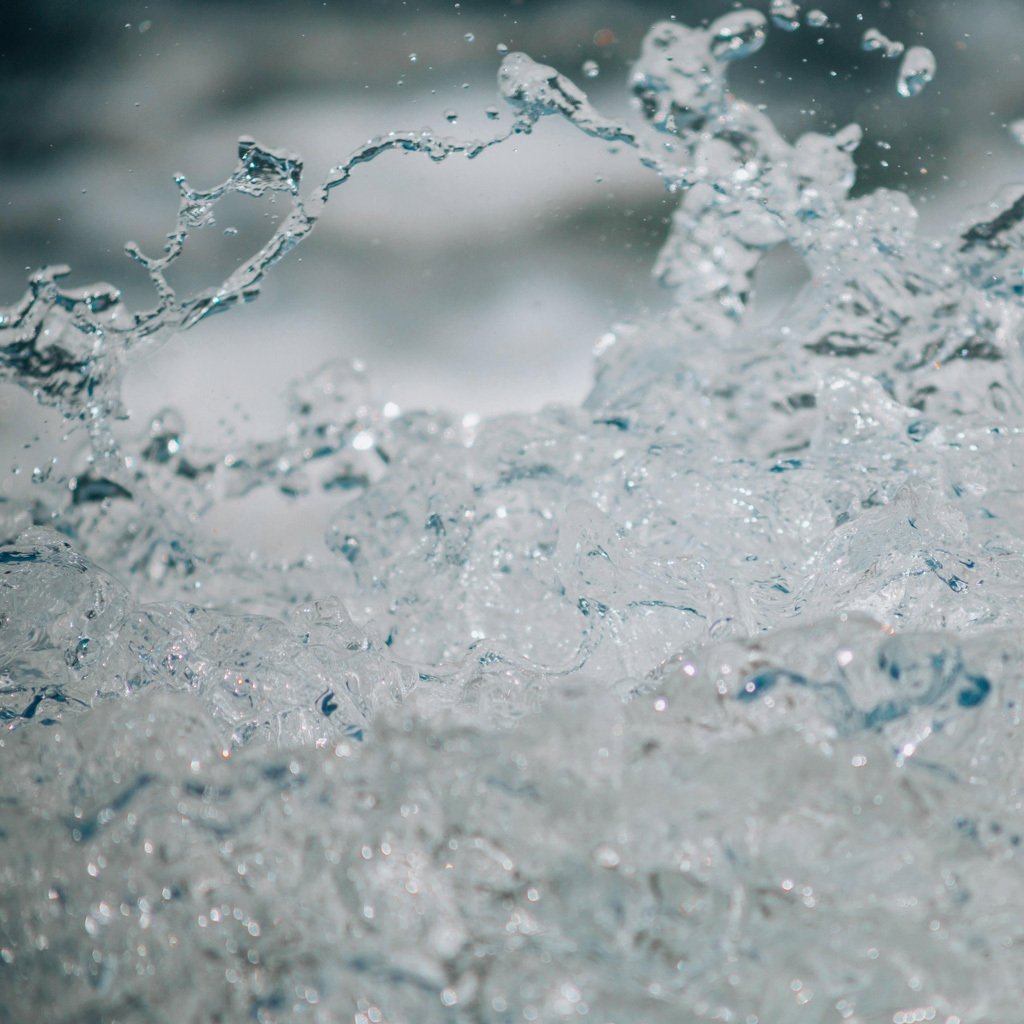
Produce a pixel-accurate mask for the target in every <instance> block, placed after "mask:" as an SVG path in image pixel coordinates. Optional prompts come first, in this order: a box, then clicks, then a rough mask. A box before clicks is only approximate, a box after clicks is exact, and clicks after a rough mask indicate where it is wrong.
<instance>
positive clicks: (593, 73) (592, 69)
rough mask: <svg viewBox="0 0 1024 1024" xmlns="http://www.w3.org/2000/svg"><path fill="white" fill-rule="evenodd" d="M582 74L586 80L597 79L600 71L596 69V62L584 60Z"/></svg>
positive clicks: (598, 68)
mask: <svg viewBox="0 0 1024 1024" xmlns="http://www.w3.org/2000/svg"><path fill="white" fill-rule="evenodd" d="M583 74H584V75H586V76H587V78H597V76H598V75H599V74H601V69H600V67H598V64H597V61H596V60H585V61H584V62H583Z"/></svg>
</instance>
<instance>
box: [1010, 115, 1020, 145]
mask: <svg viewBox="0 0 1024 1024" xmlns="http://www.w3.org/2000/svg"><path fill="white" fill-rule="evenodd" d="M1009 128H1010V136H1011V138H1012V139H1013V141H1014V142H1016V143H1017V145H1019V146H1024V118H1021V119H1020V120H1019V121H1014V122H1013V124H1011V125H1010V126H1009Z"/></svg>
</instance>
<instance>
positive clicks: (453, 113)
mask: <svg viewBox="0 0 1024 1024" xmlns="http://www.w3.org/2000/svg"><path fill="white" fill-rule="evenodd" d="M444 119H445V120H446V121H447V122H448V123H449V124H455V122H456V121H458V119H459V112H458V111H457V110H452V109H451V108H449V109H448V110H446V111H445V112H444Z"/></svg>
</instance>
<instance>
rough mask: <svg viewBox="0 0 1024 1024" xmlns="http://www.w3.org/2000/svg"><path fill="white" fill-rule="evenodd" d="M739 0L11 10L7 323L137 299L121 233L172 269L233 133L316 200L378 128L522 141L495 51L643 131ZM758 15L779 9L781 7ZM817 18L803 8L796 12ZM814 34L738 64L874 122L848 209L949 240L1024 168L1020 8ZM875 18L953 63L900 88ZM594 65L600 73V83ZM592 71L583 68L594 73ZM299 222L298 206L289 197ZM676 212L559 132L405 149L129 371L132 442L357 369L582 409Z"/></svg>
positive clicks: (132, 1)
mask: <svg viewBox="0 0 1024 1024" xmlns="http://www.w3.org/2000/svg"><path fill="white" fill-rule="evenodd" d="M739 6H741V5H740V4H734V3H729V2H722V0H717V2H715V0H692V2H691V0H679V2H675V3H670V2H654V0H633V2H626V0H558V2H547V3H545V2H540V0H489V2H485V0H462V2H460V3H455V2H446V3H430V2H425V0H424V2H411V0H410V2H405V0H360V2H346V0H244V2H236V0H191V2H190V0H162V2H156V0H151V2H149V3H144V2H139V0H89V2H88V3H85V2H82V0H19V2H7V3H4V4H0V125H2V133H0V305H6V304H10V303H13V302H14V301H15V300H16V299H17V298H18V297H19V296H20V295H21V293H22V291H23V288H24V280H25V277H26V274H27V273H28V272H29V271H30V270H31V269H33V268H35V267H38V266H41V265H44V264H47V263H69V264H71V266H72V268H73V275H72V278H71V282H72V283H75V284H84V283H87V282H91V281H96V280H108V281H110V282H112V283H114V284H116V285H118V286H120V287H121V288H122V289H123V290H124V291H125V292H126V294H127V296H128V299H129V302H130V304H131V305H132V306H133V307H135V308H140V307H144V306H146V305H148V304H149V302H150V295H149V294H148V289H147V286H146V283H145V281H144V280H143V278H142V274H141V272H140V271H138V269H137V268H136V267H135V266H134V265H133V264H132V263H130V261H129V260H128V259H127V258H126V257H125V256H124V254H123V246H124V243H125V241H126V240H128V239H134V240H136V241H138V242H139V243H140V244H141V245H142V247H143V249H144V250H147V251H150V252H155V251H158V250H159V248H160V246H161V245H162V243H163V239H164V235H165V233H166V232H167V231H168V230H169V229H170V228H171V226H172V224H173V218H174V213H175V210H176V206H177V198H176V189H175V187H174V185H173V181H172V176H173V174H174V173H176V172H179V171H180V172H183V173H185V174H186V175H187V176H188V178H189V180H190V181H191V182H192V183H193V184H194V185H197V186H204V187H205V186H209V185H212V184H214V183H215V182H217V181H220V180H221V179H223V178H224V177H225V176H226V175H227V174H228V173H229V172H230V170H231V168H232V167H233V165H234V162H235V149H236V142H237V139H238V137H239V136H240V135H242V134H251V135H253V136H255V137H256V138H257V139H258V140H260V141H261V142H263V143H265V144H267V145H269V146H274V147H284V148H287V149H290V150H292V151H295V152H297V153H299V154H301V155H302V156H303V158H304V160H305V166H306V169H305V177H304V180H305V183H306V188H307V189H308V188H309V187H310V186H311V185H312V184H313V183H314V182H316V181H319V180H322V178H323V177H324V175H325V173H326V171H327V169H328V167H329V166H330V165H332V164H334V163H336V162H338V161H340V160H342V159H343V158H345V157H346V156H347V155H348V154H349V153H350V152H351V151H352V150H353V149H354V148H356V146H358V145H359V144H361V143H363V142H364V141H365V140H366V139H368V138H369V137H370V136H372V135H375V134H379V133H384V132H387V131H388V130H391V129H404V128H421V127H424V126H427V125H430V126H433V127H435V128H438V129H442V128H443V129H444V130H445V131H447V133H448V134H451V135H454V136H459V137H467V138H472V137H481V136H484V135H489V134H492V133H494V132H495V131H496V130H498V129H500V128H501V127H502V125H504V124H505V123H507V118H506V117H505V114H504V111H502V113H501V116H500V118H499V120H498V121H496V122H491V121H490V120H489V119H488V117H487V116H486V114H485V111H486V108H487V107H489V106H492V105H495V104H497V105H498V106H499V108H500V101H499V100H498V97H497V95H496V89H495V84H494V83H495V73H496V71H497V68H498V64H499V62H500V59H501V57H500V53H499V52H498V47H499V46H507V47H508V48H509V49H511V50H524V51H526V52H528V53H529V54H530V55H531V56H533V57H534V58H535V59H538V60H541V61H543V62H545V63H550V64H553V65H554V66H556V67H557V68H558V69H559V70H560V71H562V72H563V73H565V74H567V75H568V76H570V77H571V78H573V79H574V80H575V81H576V82H577V83H579V84H580V85H582V86H583V87H584V88H585V89H586V90H587V91H588V92H589V93H590V95H591V97H592V99H593V101H594V102H595V104H596V105H597V106H598V107H599V108H600V109H602V110H604V111H605V112H608V113H612V114H617V115H620V116H622V117H632V118H634V119H635V116H636V115H635V114H634V113H632V112H631V111H630V107H629V102H628V93H627V88H626V86H627V78H628V74H629V67H630V64H631V62H632V60H633V59H634V58H635V56H636V55H637V53H638V51H639V47H640V41H641V39H642V37H643V34H644V33H645V31H646V30H647V28H648V27H649V25H650V24H651V23H652V22H653V21H655V20H657V19H660V18H667V17H677V18H678V19H679V20H681V21H683V22H686V23H691V24H696V23H699V22H701V21H702V20H705V19H710V18H713V17H716V16H718V15H720V14H722V13H725V12H726V11H728V10H730V9H732V8H734V7H739ZM747 6H755V7H758V8H759V9H761V10H764V9H765V8H766V6H767V0H758V2H754V3H751V4H749V5H747ZM804 7H805V12H806V10H807V9H809V8H811V7H812V5H809V4H808V5H804ZM820 7H821V9H822V10H823V11H824V12H825V14H827V15H828V18H829V21H828V25H827V26H825V27H822V28H809V27H804V28H802V29H801V30H800V31H799V32H796V33H794V34H787V33H784V32H781V31H773V32H772V33H771V34H770V37H769V41H768V44H767V46H766V47H765V49H764V50H763V51H762V52H761V53H760V54H759V55H757V56H756V57H755V58H753V59H751V60H748V61H744V62H740V63H739V64H738V65H737V66H736V67H735V69H734V72H733V78H732V81H733V83H734V85H735V88H736V90H737V92H738V93H739V94H740V95H743V96H744V97H746V98H748V99H751V100H754V101H756V102H763V103H765V104H767V107H768V111H769V113H770V115H771V116H772V118H773V119H774V120H775V122H776V124H778V125H780V126H781V127H782V128H783V129H784V130H785V132H786V133H787V134H788V135H789V136H790V137H792V136H795V135H796V134H798V133H799V132H801V131H805V130H808V129H817V130H821V131H831V130H834V129H835V128H836V127H838V126H841V125H843V124H845V123H847V122H849V121H851V120H856V121H859V122H860V123H861V124H862V125H864V127H865V129H866V136H865V141H864V144H863V146H862V148H861V151H860V154H859V163H860V167H861V177H860V181H859V184H858V191H867V190H871V189H874V188H876V187H878V186H882V185H885V186H893V187H898V188H902V189H905V190H909V191H910V193H911V194H912V195H913V197H914V199H915V201H916V202H917V203H918V205H919V207H920V210H921V213H922V229H923V230H925V231H929V230H937V229H938V228H942V227H946V226H947V225H948V223H949V221H950V220H955V219H958V218H959V217H960V216H962V215H963V211H964V210H965V209H966V208H968V207H969V206H971V205H973V204H978V203H982V202H984V201H985V200H986V199H988V197H989V196H990V194H991V193H992V191H993V190H994V189H995V187H996V186H998V185H1000V184H1003V183H1006V182H1008V181H1011V180H1014V179H1015V178H1024V149H1022V148H1021V147H1020V146H1019V145H1016V144H1015V143H1014V141H1013V139H1012V138H1011V135H1010V132H1009V131H1008V126H1009V125H1010V124H1011V123H1012V122H1013V121H1015V120H1016V119H1018V118H1022V117H1024V63H1022V47H1024V2H1022V0H970V2H968V0H899V2H895V0H894V2H889V0H864V2H861V3H857V2H853V0H822V2H821V4H820ZM868 27H877V28H879V29H880V30H881V31H882V32H884V33H885V34H886V35H888V36H890V37H892V38H895V39H900V40H903V41H904V42H905V43H907V45H913V44H917V43H926V44H927V45H928V46H930V47H931V48H932V49H933V50H934V51H935V53H936V56H937V58H938V65H939V73H938V77H937V78H936V81H935V82H934V83H933V84H932V86H931V87H929V88H928V89H927V90H925V92H924V93H923V94H922V95H921V96H920V97H918V98H916V99H914V100H905V99H902V98H900V97H898V96H897V95H896V89H895V83H896V76H897V70H898V61H893V60H886V59H883V58H882V57H881V56H880V55H879V54H877V53H865V52H863V51H862V49H861V47H860V41H861V36H862V34H863V32H864V30H865V29H866V28H868ZM587 62H593V65H588V66H589V71H590V75H588V74H586V73H585V71H584V64H585V63H587ZM595 69H596V75H594V71H595ZM282 208H283V207H282ZM672 208H673V200H672V199H671V197H669V196H667V195H666V194H665V193H664V191H663V189H662V187H661V185H660V184H659V182H658V181H657V179H655V178H654V176H653V175H652V174H650V173H649V172H646V171H644V170H643V169H642V168H641V167H640V166H639V165H638V164H637V163H636V161H635V160H633V159H632V158H631V157H630V156H629V155H628V154H614V153H610V152H608V150H607V148H606V147H605V146H604V145H602V144H599V143H596V142H594V141H593V140H589V139H586V138H584V137H583V136H582V135H580V134H579V133H576V132H574V131H573V130H571V129H570V128H569V127H568V126H566V125H565V124H563V123H560V122H557V121H555V120H554V119H551V120H550V121H549V122H547V123H542V124H541V125H540V126H539V127H538V129H537V130H536V132H535V133H534V135H533V136H532V137H529V138H526V139H522V140H518V141H516V142H515V143H514V144H513V143H510V144H507V145H504V146H501V147H498V148H497V149H494V150H491V151H488V152H487V153H485V154H484V155H483V156H481V157H480V158H479V159H478V160H476V161H473V162H469V161H466V160H464V159H462V158H452V159H450V160H448V161H446V162H445V163H443V164H440V165H434V164H431V163H430V162H429V161H428V160H426V159H425V158H424V157H422V156H416V155H412V156H401V155H398V154H389V155H388V156H386V157H385V158H383V159H381V160H379V161H376V162H375V163H374V164H373V165H372V166H368V167H364V168H361V169H360V171H358V172H357V173H356V175H355V177H354V178H353V180H352V181H351V182H350V183H349V184H348V185H346V186H345V187H344V188H342V189H340V190H338V192H336V193H335V195H334V198H333V199H332V202H331V203H330V204H329V207H328V209H327V212H326V215H325V217H324V219H323V221H322V223H321V224H320V225H319V227H318V229H317V231H316V232H315V234H314V235H313V237H312V238H311V239H310V240H308V241H307V242H306V243H305V244H304V245H303V246H302V247H301V248H300V249H299V250H298V252H297V253H295V254H293V255H292V256H290V257H289V258H288V259H287V260H286V261H285V262H284V263H283V264H282V265H279V266H278V267H277V268H275V271H274V272H273V273H272V274H271V276H270V278H269V280H268V282H267V285H266V287H265V291H264V294H263V296H262V297H261V298H260V300H259V301H258V302H256V303H255V304H253V305H250V306H247V307H245V308H243V309H239V310H235V311H233V312H232V313H231V314H230V315H228V316H226V317H216V318H214V319H212V320H210V321H209V322H207V323H204V324H202V325H201V326H200V327H199V328H197V329H196V330H194V331H192V332H190V333H189V334H188V335H186V336H184V337H182V338H179V339H177V340H176V341H175V342H174V343H173V344H171V345H169V346H167V347H166V348H165V349H163V350H162V351H160V352H159V353H156V354H154V355H153V356H152V357H150V358H149V359H147V360H146V361H145V362H144V363H143V364H142V365H140V366H138V367H136V368H135V369H133V370H132V371H131V373H130V377H129V380H128V386H127V399H128V405H129V407H130V409H131V410H132V413H133V418H137V419H138V421H139V427H140V429H141V427H142V425H143V422H144V419H145V417H147V416H148V415H150V414H151V413H152V412H153V411H154V410H155V409H157V408H159V407H160V406H162V405H167V404H171V405H175V406H177V407H178V408H180V409H181V410H182V411H183V412H184V414H185V418H186V422H187V423H188V426H189V428H190V430H191V432H192V433H193V434H197V433H198V434H200V435H203V436H209V437H210V438H211V440H212V439H213V438H214V436H215V435H218V434H220V433H222V432H223V431H224V430H225V429H227V428H228V426H230V429H231V430H236V429H238V424H239V423H247V424H249V425H250V426H249V427H248V428H247V429H248V430H250V431H251V432H252V433H253V434H263V433H270V432H271V431H272V430H273V429H276V426H277V424H278V423H279V422H283V417H284V409H283V405H282V403H281V401H280V397H279V394H280V391H281V388H282V384H283V383H284V382H286V381H287V380H289V379H291V378H292V377H295V376H298V375H301V374H304V373H306V372H308V371H309V370H312V369H313V368H314V367H315V366H316V365H318V364H319V363H322V362H323V361H325V360H327V359H331V358H337V357H343V358H359V359H361V360H362V361H363V362H364V363H365V364H366V366H367V368H368V371H369V374H370V378H371V380H372V381H373V383H374V385H375V388H376V392H377V393H378V395H379V396H380V397H381V399H382V400H391V401H394V402H396V403H398V404H399V405H400V406H401V407H402V408H410V407H447V408H449V409H451V410H453V411H456V412H469V411H472V412H477V413H480V414H488V413H494V412H500V411H505V410H531V409H536V408H539V407H541V406H542V405H544V404H545V403H547V402H553V401H578V400H579V399H580V398H582V397H583V395H584V394H585V393H586V390H587V387H588V383H589V378H590V366H591V350H592V346H593V343H594V342H595V340H596V339H597V338H598V337H599V336H600V335H601V334H602V333H604V332H605V331H606V330H608V329H609V327H610V326H612V325H613V324H614V323H615V322H616V321H617V320H623V319H625V320H628V319H630V318H634V317H637V316H643V315H645V314H647V313H649V312H654V311H656V310H657V309H658V308H659V307H660V306H661V305H662V304H663V303H664V301H665V299H664V297H663V296H662V295H660V294H659V290H658V288H657V286H656V285H655V283H654V282H653V281H652V279H651V277H650V267H651V264H652V262H653V259H654V256H655V254H656V252H657V250H658V248H659V246H660V244H661V242H662V240H663V238H664V235H665V232H666V226H667V221H668V217H669V216H670V214H671V211H672ZM280 212H281V209H279V208H276V207H275V206H274V205H272V204H268V203H267V202H265V201H254V200H248V201H246V202H242V201H241V200H239V201H238V202H237V203H235V204H234V205H230V204H224V207H223V208H222V209H221V210H220V211H219V213H218V221H217V225H216V226H215V227H211V228H206V229H204V230H203V231H202V232H194V233H193V237H192V238H191V239H190V249H191V250H192V251H191V252H190V254H189V255H188V256H187V257H186V259H185V260H183V261H182V267H181V270H180V272H179V273H178V274H177V276H176V277H175V281H176V282H177V283H179V284H181V285H182V286H183V287H187V286H189V285H190V284H191V285H194V286H196V287H201V286H207V285H209V284H211V283H213V282H214V280H216V279H219V276H220V275H222V274H223V273H225V272H227V271H228V270H229V269H230V267H231V266H233V265H234V263H236V262H237V261H238V260H239V259H240V258H242V257H243V256H246V255H248V254H250V253H251V252H253V251H254V250H255V248H256V247H257V245H258V244H259V241H260V239H261V238H262V237H264V236H265V234H266V233H267V231H268V226H269V225H270V223H271V222H273V221H274V219H275V217H276V216H277V215H278V214H279V213H280ZM0 390H2V395H0V451H3V452H4V454H5V455H6V454H8V453H14V451H15V449H17V448H18V447H20V446H21V445H22V444H23V443H24V442H25V436H26V425H27V423H28V422H29V419H30V418H31V417H32V416H35V415H37V413H35V412H33V409H32V402H31V399H29V398H27V397H24V396H18V395H15V394H14V392H13V389H11V388H10V387H9V386H7V387H3V388H2V389H0Z"/></svg>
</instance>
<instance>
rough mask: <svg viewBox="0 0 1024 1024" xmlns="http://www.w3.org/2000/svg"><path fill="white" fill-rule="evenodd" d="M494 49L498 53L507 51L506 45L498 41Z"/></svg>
mask: <svg viewBox="0 0 1024 1024" xmlns="http://www.w3.org/2000/svg"><path fill="white" fill-rule="evenodd" d="M495 49H496V50H497V51H498V53H508V47H507V46H506V45H505V44H504V43H498V45H497V46H496V47H495Z"/></svg>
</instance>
